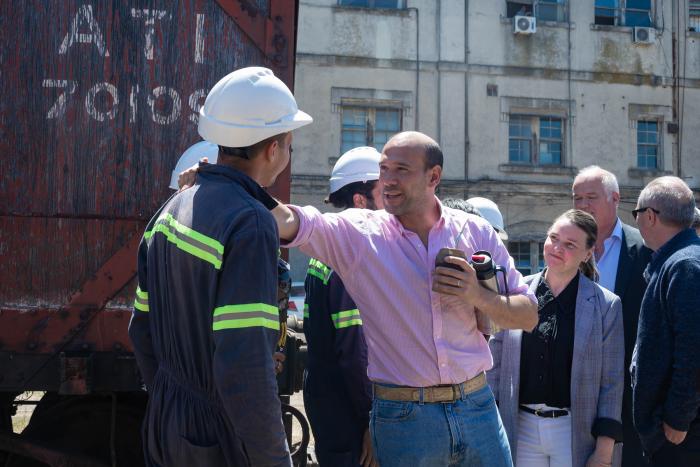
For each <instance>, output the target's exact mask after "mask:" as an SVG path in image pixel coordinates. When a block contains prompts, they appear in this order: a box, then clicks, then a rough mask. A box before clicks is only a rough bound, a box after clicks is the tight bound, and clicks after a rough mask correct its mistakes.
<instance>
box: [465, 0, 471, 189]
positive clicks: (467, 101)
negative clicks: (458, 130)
mask: <svg viewBox="0 0 700 467" xmlns="http://www.w3.org/2000/svg"><path fill="white" fill-rule="evenodd" d="M464 68H465V71H464V199H467V194H468V193H467V183H468V181H469V144H470V142H469V0H466V1H465V2H464Z"/></svg>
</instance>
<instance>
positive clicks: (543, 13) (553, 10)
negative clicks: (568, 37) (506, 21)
mask: <svg viewBox="0 0 700 467" xmlns="http://www.w3.org/2000/svg"><path fill="white" fill-rule="evenodd" d="M506 16H507V17H508V18H512V17H514V16H535V17H536V18H537V19H541V20H543V21H558V22H563V21H566V0H512V1H511V0H509V1H506Z"/></svg>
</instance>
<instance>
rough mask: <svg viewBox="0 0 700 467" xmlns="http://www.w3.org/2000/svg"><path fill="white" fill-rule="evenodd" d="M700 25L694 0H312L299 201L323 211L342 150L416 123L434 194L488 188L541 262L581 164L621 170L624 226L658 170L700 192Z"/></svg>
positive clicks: (481, 192) (477, 192) (303, 77)
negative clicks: (435, 183)
mask: <svg viewBox="0 0 700 467" xmlns="http://www.w3.org/2000/svg"><path fill="white" fill-rule="evenodd" d="M516 31H517V32H516ZM698 31H700V2H696V1H692V0H678V1H670V0H665V1H664V0H575V1H574V0H568V1H567V0H516V1H506V0H471V1H470V0H302V1H301V2H300V7H299V25H298V44H297V63H296V78H295V83H296V84H295V95H296V97H297V101H298V102H299V105H300V107H301V108H303V109H304V110H306V111H307V112H309V113H310V114H311V115H313V116H314V119H315V122H314V124H313V125H310V126H308V127H305V128H303V129H302V130H300V131H299V132H298V134H296V137H295V141H294V149H295V151H294V157H293V160H292V201H293V202H294V203H300V204H313V205H316V206H318V207H319V208H321V209H327V206H324V204H323V202H322V200H323V198H325V196H326V195H327V190H328V174H329V173H330V170H331V168H332V166H333V163H334V162H335V160H336V159H337V157H338V156H339V155H340V154H341V153H342V152H343V151H344V150H346V149H349V148H351V147H354V146H358V145H365V144H367V145H374V146H376V147H377V148H378V149H380V150H381V147H382V145H383V144H384V142H386V140H387V139H388V137H390V136H391V134H393V133H395V132H397V131H400V130H419V131H422V132H424V133H427V134H428V135H430V136H432V137H434V138H435V139H436V140H437V141H438V142H439V143H440V145H441V147H442V149H443V152H444V155H445V165H444V172H443V182H442V184H441V186H440V193H439V195H440V196H441V197H448V196H450V197H465V198H468V197H472V196H485V197H488V198H491V199H493V200H494V201H495V202H496V203H498V204H499V206H500V208H501V210H502V212H503V214H504V218H505V224H506V230H507V231H508V233H509V235H510V244H509V249H510V251H511V254H512V255H513V256H514V258H515V259H516V262H517V263H518V266H519V268H520V269H521V270H522V271H523V272H526V273H527V272H532V271H535V270H536V269H537V268H538V267H540V266H541V243H542V242H543V240H544V236H545V232H546V229H547V227H548V226H549V225H550V223H551V221H552V220H553V219H554V218H555V217H556V216H557V215H558V214H560V213H561V212H563V211H564V210H566V209H568V208H569V207H571V182H572V181H573V177H574V176H575V174H576V173H577V171H578V170H579V169H581V168H583V167H585V166H588V165H591V164H597V165H600V166H602V167H604V168H606V169H608V170H610V171H612V172H613V173H615V174H616V175H617V177H618V179H619V182H620V186H621V192H622V193H621V195H622V203H621V211H622V217H623V220H625V221H628V222H631V215H630V211H631V209H633V208H634V203H635V201H636V197H637V194H638V193H639V190H640V189H641V188H642V187H643V186H644V185H645V184H646V183H647V182H648V181H649V180H651V179H652V178H654V177H657V176H660V175H663V174H674V175H679V176H681V177H683V178H684V179H685V180H686V181H687V182H688V184H689V185H690V186H691V187H692V188H693V189H694V190H696V191H697V190H699V189H700V157H698V146H699V143H700V112H699V111H698V110H699V109H700V32H698ZM304 261H305V260H304V258H303V257H302V255H300V254H299V253H293V254H292V263H293V269H294V270H295V271H294V278H295V280H302V278H303V276H304V272H305V269H306V268H305V264H304Z"/></svg>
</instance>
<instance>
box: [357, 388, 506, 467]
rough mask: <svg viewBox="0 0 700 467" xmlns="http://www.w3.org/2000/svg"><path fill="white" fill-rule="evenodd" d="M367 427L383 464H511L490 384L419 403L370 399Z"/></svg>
mask: <svg viewBox="0 0 700 467" xmlns="http://www.w3.org/2000/svg"><path fill="white" fill-rule="evenodd" d="M370 431H371V434H372V442H373V444H374V450H375V454H376V456H377V459H378V461H379V465H381V466H382V467H392V466H397V467H399V466H400V467H407V466H411V467H433V466H434V467H445V466H464V467H467V466H469V467H472V466H473V467H476V466H483V467H499V466H507V467H512V466H513V461H512V459H511V454H510V446H509V445H508V438H507V436H506V432H505V430H504V428H503V423H502V422H501V417H500V415H499V414H498V409H497V408H496V402H495V401H494V398H493V393H492V392H491V388H490V387H488V386H486V387H484V388H482V389H479V390H478V391H475V392H473V393H471V394H463V395H462V397H461V399H460V400H457V401H455V402H448V403H432V404H422V403H420V402H396V401H389V400H383V399H376V398H375V399H374V401H373V402H372V414H371V418H370Z"/></svg>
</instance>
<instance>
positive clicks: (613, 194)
mask: <svg viewBox="0 0 700 467" xmlns="http://www.w3.org/2000/svg"><path fill="white" fill-rule="evenodd" d="M572 193H573V198H574V207H575V208H576V209H581V210H582V211H586V212H587V213H589V214H590V215H592V216H593V217H594V218H595V220H596V223H597V224H598V239H597V240H596V245H595V260H596V266H597V267H598V270H599V272H600V280H599V281H598V282H599V283H600V285H602V286H603V287H605V288H606V289H608V290H610V291H613V292H615V295H617V296H618V297H620V300H621V301H622V320H623V326H624V330H625V369H627V368H629V365H630V362H631V360H632V350H633V349H634V342H635V338H636V337H637V321H638V319H639V309H640V307H641V304H642V297H643V296H644V289H645V288H646V282H645V281H644V277H643V272H644V268H645V267H646V265H647V264H648V263H649V259H650V258H651V250H649V249H648V248H647V247H645V246H644V242H643V240H642V237H641V236H640V235H639V231H638V230H637V229H635V228H634V227H632V226H630V225H627V224H625V223H623V222H622V221H621V220H620V218H619V217H618V215H617V209H618V207H619V204H620V189H619V186H618V184H617V178H616V177H615V175H613V174H612V173H611V172H608V171H607V170H604V169H602V168H600V167H598V166H595V165H593V166H590V167H586V168H584V169H582V170H581V171H580V172H579V173H578V175H577V176H576V179H575V180H574V184H573V187H572ZM624 387H625V390H624V392H623V396H622V440H623V446H622V466H623V467H639V466H643V465H646V463H647V462H646V459H645V458H644V457H643V455H642V452H643V450H642V445H641V443H640V441H639V436H638V435H637V431H636V430H635V429H634V424H633V423H632V385H631V382H630V376H629V372H627V371H625V386H624Z"/></svg>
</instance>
